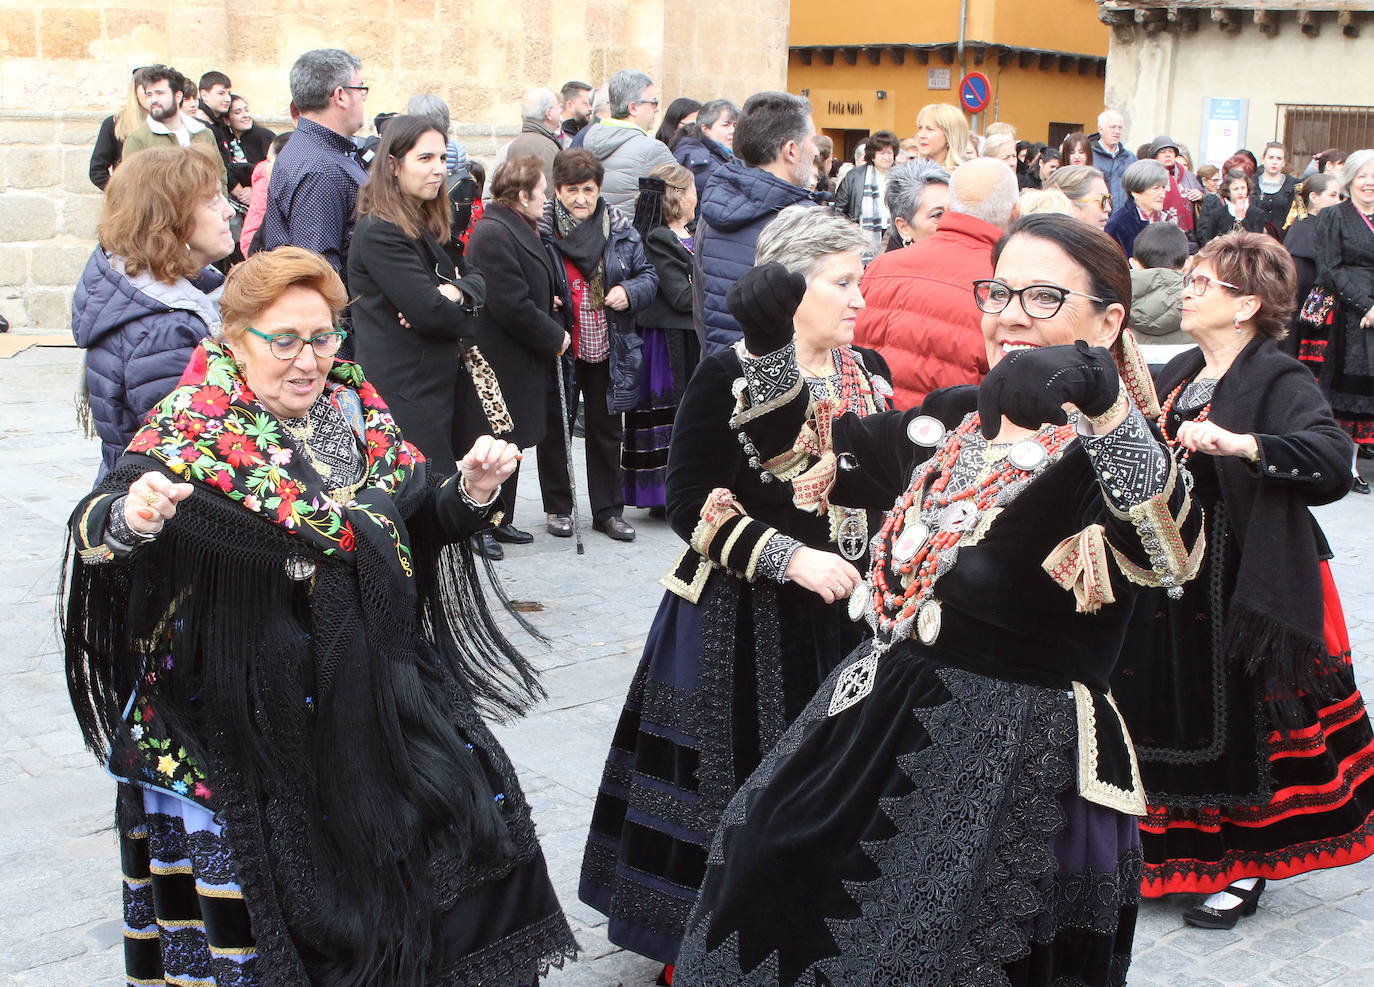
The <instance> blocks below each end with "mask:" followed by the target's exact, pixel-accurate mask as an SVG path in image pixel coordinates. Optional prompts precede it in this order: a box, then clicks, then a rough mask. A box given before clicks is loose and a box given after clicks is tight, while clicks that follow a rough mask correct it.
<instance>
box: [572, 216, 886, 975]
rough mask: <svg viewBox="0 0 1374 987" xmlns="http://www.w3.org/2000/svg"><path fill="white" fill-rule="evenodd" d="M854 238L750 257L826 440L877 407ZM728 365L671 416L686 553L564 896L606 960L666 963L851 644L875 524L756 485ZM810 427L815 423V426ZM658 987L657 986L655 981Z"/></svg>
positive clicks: (755, 464) (737, 354) (791, 219)
mask: <svg viewBox="0 0 1374 987" xmlns="http://www.w3.org/2000/svg"><path fill="white" fill-rule="evenodd" d="M868 243H869V240H868V237H867V236H866V235H865V234H864V233H863V232H862V231H860V230H858V229H857V228H855V227H854V225H853V224H852V223H850V222H849V221H848V220H846V219H844V218H843V217H840V216H836V215H834V214H833V213H830V212H829V211H828V210H822V209H805V208H802V207H796V208H791V209H785V210H783V212H782V213H781V214H780V215H779V216H778V218H777V219H775V220H774V221H773V222H772V223H770V224H769V225H768V226H767V227H765V228H764V230H763V232H762V233H761V234H760V235H759V241H758V247H757V251H758V256H759V257H760V258H763V259H764V260H774V261H778V262H780V263H781V264H783V265H785V266H786V268H787V269H788V270H790V271H792V272H793V275H792V277H793V278H794V279H795V280H796V281H797V282H799V285H800V286H802V287H803V289H804V292H805V297H804V299H803V300H802V302H801V304H800V307H799V308H798V309H797V314H796V319H795V328H796V343H795V345H796V348H797V352H798V353H799V354H800V357H799V358H800V361H801V366H803V367H804V368H805V370H804V371H803V372H804V373H806V374H807V377H806V384H805V387H804V389H805V391H806V393H807V394H809V395H810V396H811V397H812V398H813V399H814V400H815V401H816V402H817V407H818V408H824V409H826V410H825V412H824V414H825V415H826V423H827V425H828V424H829V421H830V419H831V418H832V417H834V416H838V415H840V414H848V413H853V414H856V415H859V416H866V415H869V414H873V413H874V412H877V411H880V410H882V409H883V408H884V407H885V404H884V400H883V397H882V392H883V389H884V388H885V387H886V384H882V385H878V386H875V378H876V375H878V374H886V373H887V367H886V364H884V363H883V362H882V359H881V358H880V357H878V356H877V354H875V353H873V352H872V351H869V350H862V349H858V348H856V347H853V346H851V345H850V341H851V340H852V339H853V337H854V315H855V314H856V313H857V312H858V311H859V310H860V309H861V308H862V307H863V296H862V295H861V294H860V293H859V287H858V285H859V275H860V274H861V273H862V272H863V263H862V259H861V253H862V251H863V250H865V249H867V246H868ZM741 352H742V347H736V348H731V349H726V350H723V351H721V352H719V353H716V354H714V355H713V356H711V357H708V358H707V359H705V360H703V361H702V363H701V366H700V367H699V368H698V370H697V373H696V374H695V375H694V376H693V377H692V380H691V383H690V384H689V385H688V387H687V393H686V395H685V396H684V397H683V401H682V406H681V408H680V410H679V412H678V417H677V423H676V425H675V428H674V432H673V444H672V449H671V451H670V453H669V465H668V517H669V521H670V522H671V523H672V526H673V529H674V530H675V531H676V532H677V533H678V534H679V535H680V536H681V537H682V539H683V540H684V541H685V542H687V546H688V547H687V548H686V549H685V550H684V552H683V554H682V557H681V558H680V559H679V560H678V561H677V563H676V564H675V565H674V566H673V568H672V569H671V570H670V571H669V573H668V574H667V575H666V576H665V577H664V579H663V583H664V585H665V586H666V587H667V588H668V592H667V593H665V594H664V596H663V602H662V603H661V604H660V605H659V609H658V615H657V616H656V617H655V618H654V625H653V627H652V628H651V629H650V631H649V638H648V641H647V642H646V643H645V646H644V655H643V657H642V658H641V659H640V663H639V668H638V670H637V671H636V673H635V676H634V679H633V681H632V682H631V683H630V689H629V695H628V696H627V697H626V700H625V709H624V711H623V712H622V714H621V717H620V726H619V728H618V729H617V731H616V736H615V739H614V740H613V741H612V743H611V750H610V754H609V756H608V757H607V759H606V771H605V774H604V775H603V776H602V782H601V788H600V791H599V792H598V793H597V801H596V808H595V809H594V811H593V815H592V828H591V833H590V834H589V835H588V838H587V849H586V854H585V856H584V858H583V865H582V882H581V885H580V886H579V889H578V894H579V895H580V896H581V898H582V900H583V901H585V902H587V903H588V904H590V905H591V906H592V907H594V908H596V909H598V910H599V911H601V912H604V913H605V914H606V915H607V916H608V917H609V919H610V922H609V925H608V926H607V935H608V936H609V937H610V939H611V941H612V942H615V943H617V944H619V945H622V946H626V947H628V948H629V949H632V950H634V951H635V952H637V953H642V954H643V955H645V956H649V957H652V958H653V959H656V960H658V961H659V962H661V963H664V964H671V963H673V961H674V960H675V958H676V956H677V952H678V946H679V944H680V943H681V939H682V931H683V926H684V923H685V922H686V919H687V915H688V913H689V912H690V911H691V909H692V903H693V901H694V899H695V896H696V891H697V885H698V883H699V882H700V880H701V876H702V874H703V873H704V871H705V868H706V853H707V850H708V849H709V847H710V843H711V834H712V833H713V832H714V830H715V828H716V826H717V824H718V823H719V822H720V817H721V813H722V811H723V810H724V809H725V805H726V803H727V802H728V801H729V799H730V796H731V795H732V794H733V793H734V791H735V789H736V788H737V787H738V786H739V784H740V783H741V782H742V781H743V780H744V779H745V777H747V775H748V773H749V772H750V771H751V770H753V768H754V765H756V764H757V763H758V762H759V759H760V758H762V757H763V755H764V754H765V753H767V751H768V749H769V748H770V747H772V745H773V743H774V742H775V741H776V740H777V738H778V737H779V736H780V735H781V733H782V731H783V729H784V727H786V725H787V723H788V722H790V720H791V719H792V718H793V717H794V716H796V715H797V713H798V712H800V711H801V709H802V708H803V707H804V706H805V704H806V701H807V700H808V699H809V698H810V697H811V693H812V692H814V691H815V688H816V685H817V683H819V682H820V680H821V679H822V678H824V677H825V675H826V673H828V672H829V671H830V669H831V668H833V667H834V665H835V663H836V662H837V661H839V660H840V658H841V657H842V656H843V655H844V654H845V653H846V652H847V651H848V650H849V649H850V648H851V647H853V645H854V643H855V642H856V641H857V640H858V639H859V636H860V630H859V628H857V627H855V626H854V625H853V624H851V623H850V622H849V621H848V620H847V619H846V618H845V613H844V608H843V606H842V605H841V604H840V603H839V600H840V599H841V598H842V597H844V596H845V595H847V594H848V592H849V589H850V588H851V587H852V586H854V585H855V584H856V583H857V582H858V580H859V573H858V570H857V569H856V568H855V564H856V563H857V564H860V565H861V564H862V563H863V559H864V556H865V554H866V552H867V548H868V533H869V531H870V530H871V528H870V525H872V524H875V523H876V520H877V516H876V515H871V516H870V515H869V514H867V513H865V512H863V511H848V510H844V509H842V508H839V507H836V508H834V509H833V510H828V511H822V512H820V513H816V512H814V511H813V512H809V513H803V512H801V511H798V510H796V508H795V507H793V505H792V498H793V495H794V493H795V492H796V490H797V489H798V488H795V487H794V486H793V484H792V483H790V482H788V479H789V478H790V476H791V475H795V473H796V472H799V470H796V471H789V470H783V471H782V474H783V478H782V479H781V481H780V482H774V478H773V476H772V474H770V473H767V472H765V471H764V470H763V468H762V464H761V463H760V461H759V459H760V456H759V453H758V452H757V451H755V450H754V449H753V448H752V447H749V446H748V445H747V444H745V443H744V442H743V440H744V439H745V438H746V433H745V432H744V431H741V426H742V425H743V423H745V422H747V421H748V420H749V419H750V418H751V417H752V416H754V415H756V414H759V413H761V412H762V411H763V410H766V409H765V408H764V407H763V406H761V405H760V404H759V401H758V398H757V394H756V392H754V391H752V390H749V389H747V388H746V387H745V382H744V379H743V378H742V377H741V374H742V373H743V371H742V369H741V362H740V361H741ZM818 413H819V412H818ZM665 979H666V978H665Z"/></svg>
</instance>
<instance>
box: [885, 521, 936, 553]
mask: <svg viewBox="0 0 1374 987" xmlns="http://www.w3.org/2000/svg"><path fill="white" fill-rule="evenodd" d="M929 537H930V528H928V527H926V525H925V524H923V523H922V522H920V521H916V522H914V523H913V524H909V525H907V526H906V527H904V528H903V529H902V533H901V534H900V535H898V536H897V540H896V541H895V542H893V544H892V560H893V561H894V562H903V563H904V562H910V561H911V560H912V559H914V558H915V557H916V553H917V552H919V551H920V550H921V546H922V545H924V544H925V543H926V539H927V538H929Z"/></svg>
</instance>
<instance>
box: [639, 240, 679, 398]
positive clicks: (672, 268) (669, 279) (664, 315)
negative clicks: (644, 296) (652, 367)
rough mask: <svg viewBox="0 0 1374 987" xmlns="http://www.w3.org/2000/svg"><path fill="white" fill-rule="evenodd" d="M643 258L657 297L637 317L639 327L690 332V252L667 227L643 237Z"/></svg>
mask: <svg viewBox="0 0 1374 987" xmlns="http://www.w3.org/2000/svg"><path fill="white" fill-rule="evenodd" d="M644 254H645V256H647V257H648V259H649V263H650V264H652V265H653V266H654V271H655V272H656V273H657V274H658V293H657V294H656V295H654V299H653V301H651V302H650V303H649V304H648V305H647V306H645V308H644V310H643V311H642V312H640V313H639V316H638V320H639V324H640V325H641V326H649V327H652V328H655V329H685V330H687V331H688V332H691V331H692V254H691V252H690V251H689V250H688V249H687V248H686V247H684V246H683V245H682V241H681V240H679V239H678V238H677V234H676V233H674V232H673V231H672V230H670V229H668V227H666V226H656V227H654V228H653V229H652V230H650V231H649V232H648V234H647V235H646V236H645V237H644ZM683 383H684V384H685V383H686V382H685V381H684V382H683Z"/></svg>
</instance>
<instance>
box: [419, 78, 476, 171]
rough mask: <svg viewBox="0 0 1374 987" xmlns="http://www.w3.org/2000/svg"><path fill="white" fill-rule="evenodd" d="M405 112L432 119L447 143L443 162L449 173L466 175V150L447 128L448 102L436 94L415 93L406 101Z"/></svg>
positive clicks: (450, 124)
mask: <svg viewBox="0 0 1374 987" xmlns="http://www.w3.org/2000/svg"><path fill="white" fill-rule="evenodd" d="M406 114H407V115H409V116H416V117H425V118H427V119H429V120H432V121H434V125H435V126H436V127H438V128H439V129H440V130H441V131H443V134H444V140H445V141H446V143H447V146H446V147H445V151H444V164H445V166H446V169H447V171H448V173H449V174H450V175H466V174H467V170H468V152H467V149H466V148H465V147H463V145H462V144H459V143H458V142H457V141H456V140H454V139H453V138H452V137H450V136H449V128H450V127H451V126H452V121H451V120H450V118H449V112H448V104H447V103H445V102H444V100H443V97H441V96H436V95H434V93H416V94H415V95H414V96H412V97H410V101H409V102H408V103H406Z"/></svg>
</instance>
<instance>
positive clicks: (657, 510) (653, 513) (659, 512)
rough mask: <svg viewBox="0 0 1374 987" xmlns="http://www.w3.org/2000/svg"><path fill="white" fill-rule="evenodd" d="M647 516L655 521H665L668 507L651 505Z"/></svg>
mask: <svg viewBox="0 0 1374 987" xmlns="http://www.w3.org/2000/svg"><path fill="white" fill-rule="evenodd" d="M649 517H651V518H653V519H654V520H655V521H666V520H668V509H667V508H666V507H651V508H649Z"/></svg>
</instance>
